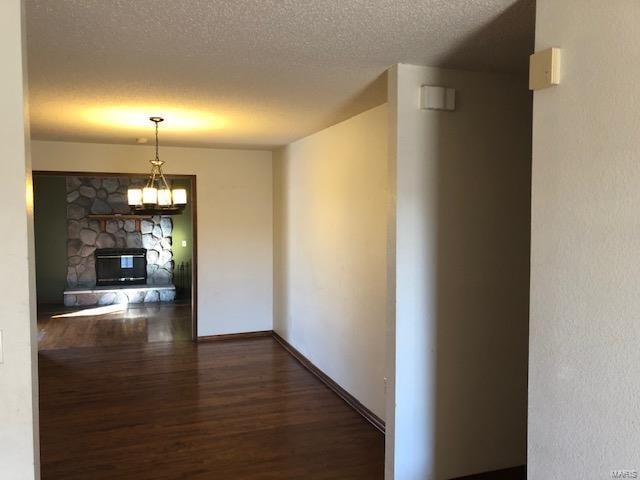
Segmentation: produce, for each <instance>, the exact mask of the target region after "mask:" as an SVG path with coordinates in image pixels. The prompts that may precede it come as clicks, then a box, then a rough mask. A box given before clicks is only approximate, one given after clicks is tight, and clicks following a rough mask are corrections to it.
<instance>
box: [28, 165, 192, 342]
mask: <svg viewBox="0 0 640 480" xmlns="http://www.w3.org/2000/svg"><path fill="white" fill-rule="evenodd" d="M33 179H34V230H35V247H36V284H37V308H38V350H39V351H40V352H43V351H47V350H60V349H67V348H82V347H100V346H118V345H139V344H151V343H158V342H190V341H192V340H195V339H196V337H197V327H196V301H195V299H196V277H195V275H196V268H195V260H196V257H195V252H196V248H195V247H196V221H195V218H196V217H195V212H196V204H195V202H196V195H195V188H196V183H195V182H196V180H195V176H174V177H171V178H170V181H171V182H172V183H173V184H174V185H175V186H179V187H182V188H185V189H186V190H187V192H188V196H189V202H188V203H187V206H186V208H185V210H184V211H183V212H182V214H180V215H174V216H164V215H162V216H160V215H147V216H141V215H132V214H131V212H130V209H129V206H128V205H127V198H126V191H127V188H128V187H129V186H131V185H136V184H138V183H142V182H144V180H145V175H144V174H113V173H94V172H91V173H89V172H44V171H40V172H34V174H33Z"/></svg>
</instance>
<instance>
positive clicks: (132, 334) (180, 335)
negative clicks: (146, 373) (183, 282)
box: [38, 303, 191, 350]
mask: <svg viewBox="0 0 640 480" xmlns="http://www.w3.org/2000/svg"><path fill="white" fill-rule="evenodd" d="M190 340H191V305H188V304H162V303H154V304H142V305H129V306H124V307H118V308H115V307H112V306H111V307H107V308H105V307H87V308H84V309H64V308H62V307H59V308H43V307H41V308H38V348H39V350H52V349H60V348H75V347H96V346H110V345H140V344H147V343H155V342H173V341H178V342H182V341H190Z"/></svg>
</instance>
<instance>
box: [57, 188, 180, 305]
mask: <svg viewBox="0 0 640 480" xmlns="http://www.w3.org/2000/svg"><path fill="white" fill-rule="evenodd" d="M143 182H144V181H143V180H142V179H133V178H124V177H123V178H120V177H104V178H103V177H81V176H69V177H67V291H65V295H64V296H65V299H64V300H65V305H67V306H75V305H94V304H101V305H108V304H110V303H123V302H124V303H141V302H146V301H170V300H173V298H174V297H175V287H174V286H173V269H174V263H173V251H172V231H173V222H172V220H171V217H169V216H153V217H147V218H145V217H130V216H129V213H130V211H129V206H128V205H127V198H126V192H127V189H128V188H129V186H131V185H141V184H142V183H143ZM113 249H116V250H117V249H120V250H123V249H135V251H136V252H138V253H137V254H136V255H138V254H142V255H144V257H145V260H146V272H145V275H144V277H145V281H144V282H138V283H142V285H139V286H136V288H133V287H131V288H129V289H123V288H121V287H123V285H122V282H121V283H120V284H113V283H112V285H116V286H114V287H111V288H107V286H106V284H105V282H100V283H101V285H98V279H97V275H96V273H97V269H96V251H97V252H98V253H100V252H104V251H109V250H111V251H113ZM137 265H139V263H138V264H137ZM140 276H141V275H139V274H138V275H137V278H139V277H140ZM107 283H108V282H107ZM116 288H120V291H114V289H116Z"/></svg>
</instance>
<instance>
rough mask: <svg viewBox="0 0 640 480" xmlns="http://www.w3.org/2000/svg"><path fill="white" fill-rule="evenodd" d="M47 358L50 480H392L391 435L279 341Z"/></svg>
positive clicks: (45, 449) (46, 466)
mask: <svg viewBox="0 0 640 480" xmlns="http://www.w3.org/2000/svg"><path fill="white" fill-rule="evenodd" d="M74 321H76V320H74ZM77 321H82V320H80V319H78V320H77ZM97 321H98V320H96V322H97ZM39 358H40V425H41V463H42V479H43V480H87V479H91V480H127V479H136V480H177V479H189V480H211V479H216V480H258V479H260V480H267V479H284V480H286V479H291V480H293V479H296V480H298V479H304V480H331V479H335V480H338V479H339V480H347V479H349V480H382V479H383V477H384V435H383V434H382V433H380V432H379V431H377V430H376V429H375V428H374V427H372V426H371V425H370V424H369V423H367V422H366V421H365V420H364V419H363V418H362V417H361V416H360V415H358V414H357V413H356V412H355V411H354V410H352V409H351V408H350V407H349V406H347V404H345V402H344V401H342V400H341V399H340V398H339V397H338V396H336V395H335V394H334V393H333V392H332V391H331V390H329V389H328V388H327V387H326V386H324V384H322V383H321V382H320V381H319V380H318V379H317V378H316V377H314V376H313V375H312V374H311V373H309V372H308V371H307V370H306V369H305V368H304V367H303V366H302V365H300V364H299V363H298V362H297V361H296V360H294V359H293V357H291V356H290V355H289V354H288V353H287V352H286V351H285V350H284V349H283V348H282V347H281V346H280V345H279V344H278V343H276V342H275V341H274V340H273V339H272V338H270V337H264V338H254V339H245V340H243V339H233V340H224V341H218V342H210V343H190V342H177V343H153V344H146V345H129V346H117V347H90V348H72V349H64V350H62V349H60V350H48V351H41V352H40V354H39Z"/></svg>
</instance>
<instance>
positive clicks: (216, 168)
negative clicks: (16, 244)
mask: <svg viewBox="0 0 640 480" xmlns="http://www.w3.org/2000/svg"><path fill="white" fill-rule="evenodd" d="M152 150H153V147H149V146H144V147H142V146H136V145H105V144H91V143H67V142H41V141H34V142H32V156H33V169H34V170H57V171H79V172H122V173H146V172H148V171H149V169H150V166H149V163H148V160H149V159H151V158H153V153H152ZM160 156H161V158H162V159H163V160H165V161H166V162H167V163H166V166H165V168H166V173H169V174H171V173H173V174H189V175H196V182H197V195H198V198H197V201H198V204H197V207H198V334H199V335H200V336H206V335H219V334H227V333H240V332H251V331H261V330H271V329H272V325H273V306H272V305H273V291H272V290H273V228H272V214H273V210H272V172H271V170H272V165H271V152H268V151H258V150H217V149H203V148H179V147H162V146H161V147H160Z"/></svg>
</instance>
